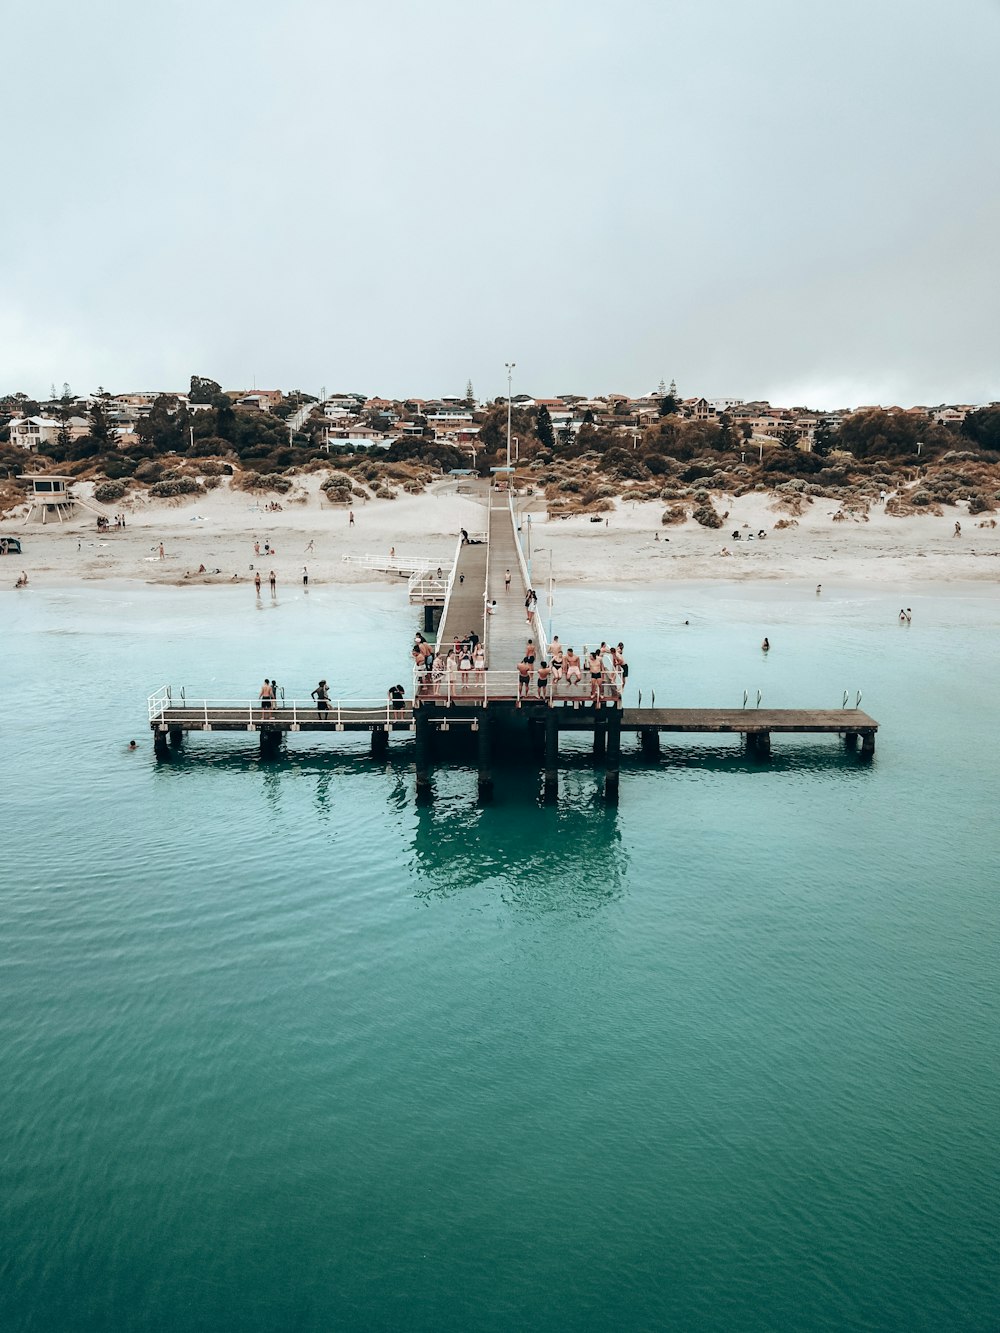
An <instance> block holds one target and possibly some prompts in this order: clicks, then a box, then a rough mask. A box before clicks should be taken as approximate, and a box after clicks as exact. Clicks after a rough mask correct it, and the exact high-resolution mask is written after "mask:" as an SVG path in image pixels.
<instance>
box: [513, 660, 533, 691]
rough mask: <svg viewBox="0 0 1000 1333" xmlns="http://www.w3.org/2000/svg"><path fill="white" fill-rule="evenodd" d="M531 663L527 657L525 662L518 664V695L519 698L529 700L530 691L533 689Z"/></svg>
mask: <svg viewBox="0 0 1000 1333" xmlns="http://www.w3.org/2000/svg"><path fill="white" fill-rule="evenodd" d="M531 675H532V667H531V662H530V661H529V660H528V659H527V658H526V657H525V658H524V659H523V661H520V662H518V664H517V694H518V698H519V699H521V698H525V699H526V698H527V697H528V691H529V690H530V689H531Z"/></svg>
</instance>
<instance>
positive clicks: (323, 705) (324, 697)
mask: <svg viewBox="0 0 1000 1333" xmlns="http://www.w3.org/2000/svg"><path fill="white" fill-rule="evenodd" d="M312 697H313V698H314V699H315V700H316V711H317V713H325V712H326V711H327V710H328V709H329V707H330V692H329V690H328V689H327V686H326V681H325V680H321V681H320V683H319V684H318V685H317V686H316V688H315V689H314V690H313V692H312Z"/></svg>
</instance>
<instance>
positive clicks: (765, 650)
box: [760, 638, 771, 653]
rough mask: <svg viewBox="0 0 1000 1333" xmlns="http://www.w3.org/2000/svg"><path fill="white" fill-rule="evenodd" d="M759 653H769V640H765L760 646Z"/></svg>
mask: <svg viewBox="0 0 1000 1333" xmlns="http://www.w3.org/2000/svg"><path fill="white" fill-rule="evenodd" d="M760 651H761V652H762V653H769V652H770V651H771V641H770V640H769V639H766V638H765V640H764V642H763V643H762V644H761V645H760Z"/></svg>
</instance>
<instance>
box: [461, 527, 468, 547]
mask: <svg viewBox="0 0 1000 1333" xmlns="http://www.w3.org/2000/svg"><path fill="white" fill-rule="evenodd" d="M459 532H460V533H461V534H462V545H463V546H468V544H469V534H468V533H467V532H466V530H465V529H464V528H459Z"/></svg>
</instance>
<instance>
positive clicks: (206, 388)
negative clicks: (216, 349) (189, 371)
mask: <svg viewBox="0 0 1000 1333" xmlns="http://www.w3.org/2000/svg"><path fill="white" fill-rule="evenodd" d="M221 397H223V393H222V385H221V384H218V383H217V382H216V381H215V380H209V379H205V378H204V376H202V375H192V376H191V391H190V392H189V394H188V401H189V402H192V403H215V402H217V401H218V399H219V398H221Z"/></svg>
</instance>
